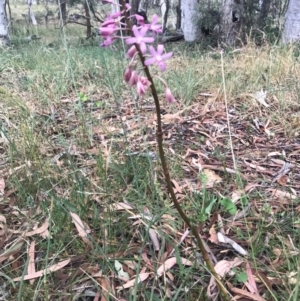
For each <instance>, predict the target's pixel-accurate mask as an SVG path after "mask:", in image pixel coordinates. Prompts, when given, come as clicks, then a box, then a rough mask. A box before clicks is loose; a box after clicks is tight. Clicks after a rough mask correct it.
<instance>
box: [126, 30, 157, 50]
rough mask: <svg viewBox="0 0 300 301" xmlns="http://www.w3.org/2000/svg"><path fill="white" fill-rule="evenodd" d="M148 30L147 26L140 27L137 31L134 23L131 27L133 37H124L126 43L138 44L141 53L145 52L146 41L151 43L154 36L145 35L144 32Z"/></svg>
mask: <svg viewBox="0 0 300 301" xmlns="http://www.w3.org/2000/svg"><path fill="white" fill-rule="evenodd" d="M147 31H148V28H147V27H142V28H141V30H140V31H139V30H138V28H137V26H136V25H134V26H133V27H132V32H133V34H134V37H131V38H128V39H126V44H127V45H129V44H138V45H139V46H140V48H141V51H142V53H145V52H146V51H147V47H146V43H153V42H154V38H152V37H145V35H146V33H147Z"/></svg>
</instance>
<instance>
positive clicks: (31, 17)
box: [27, 0, 37, 26]
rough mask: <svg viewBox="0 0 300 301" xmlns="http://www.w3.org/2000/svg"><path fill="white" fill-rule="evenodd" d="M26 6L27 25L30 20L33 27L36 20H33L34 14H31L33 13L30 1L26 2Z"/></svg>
mask: <svg viewBox="0 0 300 301" xmlns="http://www.w3.org/2000/svg"><path fill="white" fill-rule="evenodd" d="M27 5H28V18H29V23H30V20H31V22H32V24H33V25H34V26H36V25H37V22H36V18H35V16H34V13H33V11H32V7H31V6H32V0H28V1H27Z"/></svg>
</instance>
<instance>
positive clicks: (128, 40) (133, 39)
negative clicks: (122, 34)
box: [125, 38, 136, 45]
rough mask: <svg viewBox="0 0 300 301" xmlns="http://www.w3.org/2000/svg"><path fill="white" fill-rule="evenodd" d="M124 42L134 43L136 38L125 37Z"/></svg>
mask: <svg viewBox="0 0 300 301" xmlns="http://www.w3.org/2000/svg"><path fill="white" fill-rule="evenodd" d="M125 43H126V44H127V45H129V44H134V43H136V38H127V39H126V40H125Z"/></svg>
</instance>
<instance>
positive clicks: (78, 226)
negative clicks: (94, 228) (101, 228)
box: [70, 212, 92, 246]
mask: <svg viewBox="0 0 300 301" xmlns="http://www.w3.org/2000/svg"><path fill="white" fill-rule="evenodd" d="M70 215H71V217H72V220H73V223H74V224H75V227H76V229H77V231H78V235H79V236H80V237H81V238H82V240H83V241H84V242H85V243H86V244H88V245H89V246H91V245H92V243H91V241H90V240H89V239H88V238H87V235H88V233H90V232H91V230H90V229H87V227H86V226H85V225H84V224H83V222H82V220H81V219H80V217H79V216H78V215H77V214H76V213H74V212H70Z"/></svg>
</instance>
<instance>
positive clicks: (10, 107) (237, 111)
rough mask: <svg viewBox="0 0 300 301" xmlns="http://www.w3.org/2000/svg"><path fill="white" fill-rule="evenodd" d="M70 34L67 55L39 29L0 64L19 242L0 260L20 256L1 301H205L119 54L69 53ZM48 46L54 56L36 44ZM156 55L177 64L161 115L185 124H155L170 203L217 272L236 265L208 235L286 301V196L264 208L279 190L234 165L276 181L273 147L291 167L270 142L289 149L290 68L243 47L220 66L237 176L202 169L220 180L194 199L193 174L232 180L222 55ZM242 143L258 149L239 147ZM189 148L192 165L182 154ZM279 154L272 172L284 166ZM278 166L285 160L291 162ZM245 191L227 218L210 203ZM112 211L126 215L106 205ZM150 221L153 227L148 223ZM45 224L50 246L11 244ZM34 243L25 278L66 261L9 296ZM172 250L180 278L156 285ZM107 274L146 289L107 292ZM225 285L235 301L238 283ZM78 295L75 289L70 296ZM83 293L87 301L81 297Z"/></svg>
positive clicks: (272, 54)
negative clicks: (161, 138)
mask: <svg viewBox="0 0 300 301" xmlns="http://www.w3.org/2000/svg"><path fill="white" fill-rule="evenodd" d="M74 28H75V27H74ZM74 28H67V29H66V32H65V34H66V35H67V36H66V38H67V39H68V41H67V40H65V39H63V40H62V41H61V40H59V39H58V33H57V31H54V30H53V29H50V30H48V31H47V32H46V31H43V30H42V29H39V35H41V36H42V39H41V40H38V41H35V42H32V43H29V44H25V43H23V42H22V39H18V38H16V39H15V43H14V45H13V46H12V47H11V48H10V49H3V50H0V51H1V53H0V66H2V67H1V69H0V96H1V103H0V108H1V114H0V120H1V127H0V130H1V140H0V142H1V152H0V155H1V165H0V167H1V171H2V176H3V177H4V180H5V185H6V187H5V194H4V196H3V197H2V200H1V203H0V212H1V214H2V215H3V216H5V218H6V225H7V227H8V228H9V229H10V230H18V231H20V232H14V233H13V232H7V233H5V235H4V236H2V237H0V238H1V243H2V242H3V247H4V250H8V249H9V248H10V247H12V246H14V245H15V244H17V243H19V242H23V244H22V247H21V248H20V250H18V251H16V252H14V253H13V254H12V255H11V256H10V258H8V259H6V260H5V261H3V262H2V263H1V265H2V266H1V273H3V275H5V277H6V278H5V277H2V274H0V286H1V289H2V291H3V292H4V293H3V294H6V297H5V298H6V299H5V300H92V299H89V298H93V297H94V296H95V294H96V292H100V293H101V294H105V289H104V286H105V285H106V287H107V289H108V290H109V291H110V294H111V297H110V298H109V300H115V298H118V299H121V298H125V299H126V300H169V299H170V300H174V301H175V300H207V293H206V286H207V285H208V283H209V279H210V275H209V273H208V272H207V270H206V268H205V266H204V265H203V262H202V259H201V255H200V254H199V251H198V250H197V248H196V245H195V243H194V240H193V238H192V237H191V236H188V237H187V238H186V239H185V241H184V242H183V243H182V244H181V245H178V243H179V241H180V239H181V237H182V235H183V233H184V232H185V230H186V228H185V226H184V223H183V222H182V220H181V219H180V218H179V216H178V213H177V212H176V210H175V208H174V207H173V205H172V204H171V203H170V199H169V196H168V192H167V190H166V187H165V183H164V180H163V176H162V169H161V167H160V164H159V159H158V158H157V157H155V158H152V157H151V156H150V155H147V153H148V152H157V149H156V143H155V142H154V141H155V137H156V135H155V125H154V111H153V109H151V108H150V109H149V107H150V105H152V103H151V97H150V96H149V97H148V96H147V97H146V99H145V100H140V101H137V100H136V99H135V97H134V91H130V89H129V88H128V87H127V86H126V85H125V84H124V83H123V70H124V68H125V66H126V61H125V60H124V58H123V50H122V45H121V44H116V45H115V48H113V50H114V51H110V50H109V49H100V48H99V47H98V42H99V41H93V42H91V43H89V42H86V41H85V42H84V43H82V42H81V40H80V37H81V36H83V33H82V32H81V31H80V30H78V31H76V30H75V29H74ZM44 32H45V35H46V34H47V37H46V38H43V34H44ZM74 35H78V37H74ZM54 37H56V38H54ZM50 39H52V40H53V41H54V42H53V41H52V42H53V45H50V46H49V45H48V44H49V41H50ZM52 42H51V43H52ZM167 47H168V48H169V49H172V48H174V49H172V50H173V51H174V58H173V59H172V60H170V61H169V62H168V63H169V64H168V66H169V69H168V70H167V71H166V72H165V74H164V78H165V79H166V80H167V82H168V84H169V86H170V88H171V90H172V91H173V92H174V95H176V97H177V100H178V101H177V103H176V104H175V105H174V106H172V107H168V106H167V105H166V104H165V103H164V101H163V89H162V86H160V84H158V85H159V93H160V98H161V102H162V106H163V109H164V110H165V113H168V114H175V113H176V112H178V111H180V110H182V109H185V110H186V111H184V112H182V113H181V114H180V117H181V118H184V119H185V120H186V119H188V118H189V117H191V118H193V119H192V121H193V120H194V123H193V122H192V121H190V122H178V121H176V120H175V122H174V121H169V120H167V121H166V122H165V124H164V131H165V134H166V137H165V138H166V139H165V150H166V153H167V157H168V162H169V164H170V173H171V178H172V179H173V180H176V183H178V185H179V186H180V188H181V191H177V196H178V198H179V199H180V202H181V205H182V206H183V208H184V210H185V212H187V213H189V216H190V218H191V219H192V221H193V222H195V223H197V225H199V231H200V233H201V235H202V237H203V238H204V240H205V241H206V242H207V243H208V245H209V247H210V248H211V251H212V253H213V254H214V255H215V256H216V258H217V260H218V261H221V260H228V261H231V260H233V258H234V257H236V256H239V255H238V254H237V253H236V252H234V251H232V250H231V249H230V248H229V247H228V246H222V245H216V244H213V243H210V242H209V241H208V238H210V235H211V228H212V226H213V225H214V226H215V229H217V230H219V229H221V228H222V227H223V228H224V229H225V230H226V231H227V232H226V233H227V234H226V235H228V236H229V237H230V238H231V239H233V240H235V241H237V242H238V243H240V244H242V246H243V247H244V248H245V249H247V250H248V252H249V256H248V257H247V259H245V262H249V264H250V266H251V268H252V269H253V271H256V272H257V274H258V272H259V273H261V274H263V275H265V277H268V278H269V281H270V283H271V284H272V288H270V287H269V288H266V286H264V284H263V283H262V281H261V280H259V279H258V278H259V277H258V276H257V275H256V277H258V278H256V282H257V285H258V286H261V288H262V289H263V291H264V296H263V297H264V298H265V299H266V300H271V298H273V300H276V301H280V300H286V296H290V297H289V300H291V301H296V300H297V298H298V297H297V296H298V286H295V284H292V282H291V281H290V280H289V278H288V275H289V273H290V272H297V271H298V270H299V245H300V241H299V218H298V212H299V198H296V199H295V200H290V199H289V198H284V199H277V198H276V197H274V196H272V195H271V192H270V191H268V189H269V188H278V189H279V190H284V191H289V187H285V186H282V185H279V184H278V183H272V182H271V180H272V178H271V177H269V176H268V175H267V174H264V173H259V172H256V171H255V170H253V168H252V167H245V163H244V162H245V161H247V160H248V161H249V160H250V159H252V160H253V162H252V161H251V162H252V163H253V164H257V165H260V166H266V168H267V169H270V170H271V169H272V168H273V169H272V170H274V171H275V170H276V171H277V170H279V169H280V168H279V165H276V166H275V167H273V166H272V165H268V164H271V163H270V161H268V160H269V159H268V158H269V157H268V154H270V153H271V152H275V151H277V152H280V151H281V147H282V148H283V149H284V150H285V152H288V155H289V154H290V153H289V148H288V147H286V146H283V144H284V142H283V140H280V139H281V138H284V139H286V140H285V141H287V142H288V143H287V144H286V145H292V142H289V141H293V140H292V139H295V138H297V136H296V134H297V133H298V132H299V124H300V123H299V116H298V115H297V113H296V109H297V108H299V87H298V82H299V80H300V73H299V70H300V68H299V67H300V66H299V58H298V57H297V56H296V55H295V50H294V49H293V48H282V47H281V46H272V47H271V46H268V45H265V46H262V47H260V48H255V47H253V45H248V46H245V47H244V48H242V49H241V51H239V52H231V53H227V54H225V55H224V70H225V79H226V93H227V98H228V102H229V106H230V110H231V111H230V114H233V117H230V121H231V125H232V129H231V131H232V132H233V134H234V135H233V138H234V139H236V140H235V144H234V154H235V156H236V158H237V161H238V167H239V169H240V170H239V171H240V173H241V175H238V174H237V175H235V174H230V173H229V172H226V171H225V170H222V169H219V170H214V173H215V174H216V175H218V176H219V177H220V178H221V180H222V181H221V182H220V183H217V184H215V185H213V187H206V186H205V185H206V184H205V181H203V177H202V176H201V170H199V167H201V166H204V165H214V166H219V167H221V168H225V167H227V168H231V169H232V168H233V166H232V159H231V150H230V145H229V143H228V130H227V129H226V127H225V128H222V126H224V125H226V118H227V117H228V116H226V114H225V113H224V105H223V97H224V91H223V82H222V74H221V60H220V54H219V53H218V52H217V51H214V50H211V51H210V52H208V51H205V50H203V49H202V48H201V47H200V46H197V47H190V46H188V45H185V44H184V43H182V44H176V45H174V46H172V45H168V46H167ZM264 78H266V79H267V80H266V81H265V80H264ZM260 89H266V90H267V91H268V92H269V95H268V98H267V100H266V101H267V103H269V104H270V106H271V107H270V108H264V107H263V106H261V105H259V104H258V102H257V101H255V100H254V98H253V97H252V96H251V95H253V94H254V93H255V92H257V91H259V90H260ZM145 107H146V108H147V109H145ZM291 114H292V118H291ZM254 118H259V119H260V121H263V122H265V123H266V122H267V120H270V131H271V132H274V133H275V136H271V137H266V136H264V135H265V134H264V133H260V132H258V131H257V130H256V129H255V128H254V126H253V122H252V121H253V119H254ZM287 120H289V122H287ZM167 134H170V137H168V136H167ZM236 137H238V138H236ZM253 137H254V138H255V139H256V140H255V139H254V140H251V139H252V138H253ZM257 139H258V140H257ZM259 139H264V140H263V142H262V143H264V144H265V145H267V143H270V144H269V145H268V148H266V149H264V148H262V146H261V144H259V143H260V142H259V141H260V140H259ZM288 139H290V140H288ZM184 141H186V142H187V143H186V144H185V143H183V142H184ZM241 141H242V142H241ZM187 149H190V150H193V153H191V154H190V155H186V154H187ZM295 151H296V150H295ZM135 152H137V153H138V154H134V153H135ZM145 154H146V155H145ZM281 155H282V156H277V157H275V156H274V158H276V159H281V160H285V155H284V154H281ZM294 156H297V153H296V152H295V153H294ZM289 158H291V160H292V161H295V160H294V159H295V158H297V157H293V156H291V157H289ZM264 164H265V165H264ZM208 169H209V168H208ZM292 173H293V174H290V173H289V180H290V181H291V182H292V184H293V183H295V185H296V186H297V181H298V177H299V175H298V174H297V170H296V169H294V170H293V171H292ZM243 176H244V177H243ZM253 183H256V184H259V185H260V186H258V187H256V188H255V189H253V190H251V189H250V191H246V192H244V193H243V196H242V200H243V201H241V200H239V201H237V203H236V206H237V208H238V209H239V210H242V209H243V208H245V206H246V204H249V205H250V210H249V212H248V214H247V215H245V216H243V217H242V218H240V219H238V220H236V221H235V220H232V219H231V215H230V214H229V213H228V212H226V210H225V209H224V206H222V205H221V201H222V200H224V199H225V198H228V199H232V195H233V192H237V191H238V190H243V189H244V188H245V187H246V186H247V185H248V184H253ZM288 185H289V184H287V186H288ZM296 186H295V187H296ZM296 190H297V189H296ZM297 193H298V196H299V191H297ZM121 202H127V203H128V204H130V205H131V209H127V210H117V209H115V207H113V206H114V205H116V204H119V203H121ZM70 212H73V213H76V214H77V215H78V216H79V217H80V219H81V220H82V221H83V222H84V228H85V230H89V231H87V232H88V234H87V239H88V240H89V241H90V242H89V243H87V242H86V241H85V240H84V239H82V238H81V237H80V236H79V235H78V231H77V229H76V227H75V224H74V222H73V221H72V218H71V215H70ZM147 214H148V215H147ZM136 215H138V216H136ZM218 215H219V217H221V218H222V222H223V225H221V224H220V223H219V222H218ZM133 216H136V217H134V218H132V217H133ZM147 216H153V218H152V219H151V218H150V221H149V219H147ZM46 218H48V219H49V226H48V230H49V233H50V236H48V237H41V236H40V235H38V234H35V235H32V236H29V237H26V236H22V233H26V232H28V231H32V230H33V229H34V227H35V226H36V227H40V226H41V225H42V224H43V223H44V222H45V219H46ZM4 224H5V223H4V222H3V221H2V225H4ZM1 227H2V228H1V229H4V228H5V227H4V226H1ZM149 227H151V228H152V229H153V230H154V231H156V233H157V235H158V237H159V239H160V250H159V251H155V248H154V245H153V243H152V241H151V238H150V235H149ZM8 234H9V235H8ZM32 241H34V242H35V244H36V245H35V258H36V262H35V267H36V270H37V271H38V270H43V269H45V268H46V267H49V266H50V265H52V264H54V263H57V262H60V261H63V260H66V259H71V263H69V265H67V266H66V267H63V268H62V269H60V270H59V271H58V272H54V273H50V274H47V275H44V276H42V277H38V278H37V279H35V282H34V283H33V284H32V285H31V284H30V283H29V281H27V280H23V281H21V282H19V283H17V282H16V288H13V287H12V285H11V284H10V283H9V281H7V279H13V278H15V277H20V276H22V275H23V276H25V275H26V274H27V270H26V266H27V264H28V258H29V257H28V247H29V245H30V243H31V242H32ZM173 248H174V249H175V251H174V255H173V256H177V257H179V256H181V257H183V258H186V259H188V260H190V261H191V262H193V265H192V266H184V265H182V264H177V265H174V266H173V267H172V268H171V269H170V274H169V275H167V276H166V277H165V278H164V276H162V277H160V278H159V279H157V278H155V275H154V274H155V273H156V271H157V269H158V268H159V267H160V266H161V264H162V263H163V262H164V261H165V260H166V258H165V256H168V254H169V252H171V250H172V249H173ZM0 254H3V252H2V251H1V252H0ZM0 257H1V256H0ZM146 258H147V259H148V262H147V261H146ZM116 260H118V261H119V262H120V263H122V267H123V269H124V271H125V272H127V273H128V274H129V276H130V277H131V279H136V280H137V278H136V275H138V274H139V273H140V272H141V271H142V269H143V268H144V269H145V271H147V272H149V273H151V275H150V276H149V278H148V279H147V280H145V281H143V282H141V283H139V284H138V283H137V281H136V283H135V284H134V285H133V286H132V287H131V288H129V289H124V290H120V291H119V290H117V289H116V287H118V286H120V285H122V284H124V283H125V281H123V280H120V279H118V278H117V277H116V275H117V274H118V271H116V268H115V261H116ZM237 272H238V273H243V272H245V265H242V266H240V267H237ZM253 273H255V272H253ZM298 274H299V273H298ZM95 275H96V276H95ZM113 275H114V277H112V276H113ZM297 277H298V278H297ZM299 277H300V276H297V275H296V276H294V278H295V279H298V280H299ZM227 279H228V281H230V282H231V283H233V284H234V285H235V286H236V287H239V288H242V285H241V283H239V282H238V280H237V279H239V278H238V276H237V275H232V276H228V278H227ZM4 283H6V286H5V287H4V286H3V285H4ZM84 286H87V288H86V289H81V288H82V287H84ZM88 293H90V294H91V295H92V297H89V298H88V297H84V294H88Z"/></svg>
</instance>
